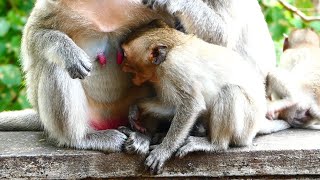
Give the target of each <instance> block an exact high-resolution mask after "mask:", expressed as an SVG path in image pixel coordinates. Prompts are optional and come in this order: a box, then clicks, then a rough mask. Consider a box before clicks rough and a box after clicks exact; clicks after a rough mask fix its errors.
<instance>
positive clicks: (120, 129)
mask: <svg viewBox="0 0 320 180" xmlns="http://www.w3.org/2000/svg"><path fill="white" fill-rule="evenodd" d="M118 130H119V131H120V132H122V133H123V134H125V135H127V136H128V137H129V136H130V134H131V133H133V131H132V130H131V129H129V128H128V127H126V126H120V127H119V128H118Z"/></svg>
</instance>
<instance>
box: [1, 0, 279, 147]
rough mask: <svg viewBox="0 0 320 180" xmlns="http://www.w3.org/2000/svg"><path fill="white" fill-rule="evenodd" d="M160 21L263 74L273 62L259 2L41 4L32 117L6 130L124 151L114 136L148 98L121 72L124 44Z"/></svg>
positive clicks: (35, 16)
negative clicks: (140, 101)
mask: <svg viewBox="0 0 320 180" xmlns="http://www.w3.org/2000/svg"><path fill="white" fill-rule="evenodd" d="M145 4H146V5H145ZM148 7H152V8H153V9H158V10H152V9H149V8H148ZM244 10H245V13H244V12H243V11H244ZM173 14H174V15H176V16H175V17H174V16H173ZM154 19H163V20H164V21H166V22H167V23H168V24H170V25H171V26H173V25H174V21H175V20H176V19H178V20H179V21H180V22H181V24H182V25H183V27H184V29H185V31H186V32H187V33H195V34H196V35H198V36H199V37H200V38H202V39H204V40H206V41H208V42H211V43H215V44H219V45H223V46H226V47H228V48H230V49H233V50H235V51H237V52H239V53H240V54H241V55H242V56H245V57H246V58H244V59H249V60H250V62H251V64H252V65H253V66H254V67H255V68H256V69H257V74H262V75H263V76H265V75H266V74H267V72H268V71H269V68H270V67H272V66H273V65H274V63H275V54H274V49H273V43H272V40H271V38H270V35H269V32H268V29H267V25H266V23H265V21H264V18H263V15H262V13H261V11H260V7H259V5H258V2H257V1H256V0H246V1H238V0H229V1H225V0H214V1H202V0H188V1H184V0H172V1H171V0H166V1H164V0H158V1H157V0H156V1H152V2H151V1H144V2H141V1H140V0H105V1H98V0H90V1H88V0H37V1H36V4H35V7H34V9H33V11H32V13H31V15H30V18H29V20H28V22H27V24H26V27H25V29H24V32H23V39H22V66H23V70H24V71H25V73H26V85H27V92H28V98H29V100H30V102H31V104H32V106H33V110H24V111H18V112H4V113H1V114H0V128H1V129H2V130H30V129H33V130H34V129H41V128H42V127H43V128H44V130H45V131H46V132H47V133H48V135H49V137H50V138H51V139H54V140H56V142H57V143H58V144H59V145H64V146H71V147H75V148H80V149H97V150H103V151H110V152H112V151H120V150H121V148H122V145H123V143H124V141H125V140H126V138H127V137H126V136H125V135H124V134H123V133H121V132H119V131H118V130H110V129H114V128H117V127H118V126H120V125H125V124H126V120H127V118H126V117H127V113H128V107H129V105H130V104H132V103H133V102H134V101H135V100H136V99H137V98H141V97H144V96H145V94H149V91H148V88H143V89H139V88H135V87H133V85H132V84H131V82H130V78H129V75H127V74H126V73H124V72H122V71H121V70H120V67H119V65H118V64H120V63H121V60H122V54H121V50H120V48H119V42H121V40H122V39H123V37H124V36H125V34H127V33H128V32H130V31H131V30H132V29H133V28H135V27H138V26H140V25H141V24H145V23H148V22H150V21H152V20H154ZM97 130H100V131H97ZM136 135H137V134H133V133H131V134H130V135H129V136H130V139H131V140H132V139H134V141H137V138H133V137H138V136H136ZM141 142H145V141H141ZM135 144H136V147H135V148H137V147H139V146H140V145H141V143H140V141H138V142H137V143H135Z"/></svg>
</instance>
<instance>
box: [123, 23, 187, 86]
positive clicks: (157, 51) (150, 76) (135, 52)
mask: <svg viewBox="0 0 320 180" xmlns="http://www.w3.org/2000/svg"><path fill="white" fill-rule="evenodd" d="M181 34H183V33H181V32H179V31H177V30H175V29H173V28H170V27H168V26H167V25H166V24H165V23H164V22H162V21H160V20H155V21H152V22H151V23H149V24H147V25H145V26H143V27H140V28H138V29H137V30H135V31H134V32H133V33H131V34H130V35H129V36H128V38H127V39H126V40H125V41H124V43H122V49H123V52H124V62H123V64H122V70H123V71H124V72H130V73H133V74H134V77H133V79H132V81H133V83H134V84H135V85H138V86H139V85H141V84H142V83H144V82H146V81H149V82H153V83H155V82H157V81H158V77H157V74H156V73H157V67H158V66H159V65H160V64H161V63H163V62H164V61H165V60H166V58H167V54H168V53H169V51H170V49H171V48H172V47H173V46H174V45H175V44H176V43H177V42H178V41H179V37H180V36H181Z"/></svg>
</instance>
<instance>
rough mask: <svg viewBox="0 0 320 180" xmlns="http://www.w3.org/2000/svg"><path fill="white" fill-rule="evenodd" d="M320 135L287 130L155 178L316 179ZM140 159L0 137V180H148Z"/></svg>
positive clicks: (192, 159) (38, 137)
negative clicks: (132, 179)
mask: <svg viewBox="0 0 320 180" xmlns="http://www.w3.org/2000/svg"><path fill="white" fill-rule="evenodd" d="M319 140H320V131H315V130H298V129H293V130H287V131H283V132H278V133H274V134H271V135H265V136H259V137H257V138H256V139H255V141H254V143H253V145H251V146H249V147H244V148H231V149H230V150H228V151H226V152H216V153H212V154H205V153H194V154H190V155H188V156H186V157H185V158H182V159H179V158H173V159H171V160H170V161H169V162H168V163H167V164H166V166H165V168H164V172H163V173H162V174H159V175H157V176H155V177H180V178H181V177H234V178H235V177H238V178H239V177H248V178H250V177H251V178H252V177H262V178H263V177H319V176H320V142H319ZM143 162H144V158H143V157H139V156H137V155H128V154H124V153H111V154H106V153H102V152H97V151H87V150H74V149H68V148H57V147H55V146H54V145H52V144H48V143H47V142H46V141H45V140H44V136H43V135H42V133H41V132H0V178H23V177H31V178H54V179H55V178H63V179H65V178H68V179H70V178H89V177H91V178H119V177H140V178H142V177H143V178H148V177H154V176H150V175H149V173H148V172H146V171H145V170H144V166H143Z"/></svg>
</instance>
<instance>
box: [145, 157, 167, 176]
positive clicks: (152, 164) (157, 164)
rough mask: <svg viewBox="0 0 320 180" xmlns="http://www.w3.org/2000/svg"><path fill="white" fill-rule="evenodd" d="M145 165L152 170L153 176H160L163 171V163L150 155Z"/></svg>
mask: <svg viewBox="0 0 320 180" xmlns="http://www.w3.org/2000/svg"><path fill="white" fill-rule="evenodd" d="M145 165H146V166H147V168H148V169H149V170H150V173H151V174H159V173H160V171H161V169H162V165H163V162H161V161H160V160H159V159H158V158H157V157H154V156H153V155H149V156H148V158H147V159H146V163H145Z"/></svg>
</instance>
